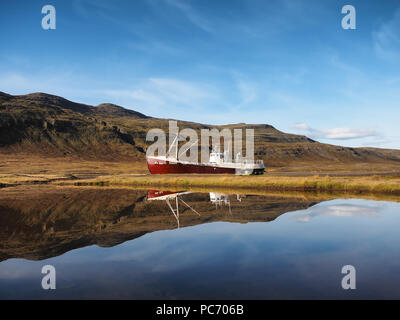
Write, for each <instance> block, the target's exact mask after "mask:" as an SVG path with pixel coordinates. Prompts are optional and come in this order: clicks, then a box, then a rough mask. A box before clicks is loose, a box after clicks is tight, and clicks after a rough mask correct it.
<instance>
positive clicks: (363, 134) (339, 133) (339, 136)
mask: <svg viewBox="0 0 400 320" xmlns="http://www.w3.org/2000/svg"><path fill="white" fill-rule="evenodd" d="M294 128H295V129H298V130H301V131H305V133H306V135H308V136H309V137H310V138H313V139H334V140H349V139H361V138H367V137H379V136H380V134H379V133H378V132H376V131H375V130H373V129H352V128H323V129H314V128H311V127H310V126H308V125H307V124H306V123H297V124H295V125H294Z"/></svg>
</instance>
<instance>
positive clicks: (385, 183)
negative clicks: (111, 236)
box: [64, 175, 400, 196]
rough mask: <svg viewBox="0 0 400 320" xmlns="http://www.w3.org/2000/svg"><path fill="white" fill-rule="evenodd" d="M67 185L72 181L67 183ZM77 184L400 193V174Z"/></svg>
mask: <svg viewBox="0 0 400 320" xmlns="http://www.w3.org/2000/svg"><path fill="white" fill-rule="evenodd" d="M64 183H66V184H68V183H69V182H64ZM70 183H72V184H73V185H75V186H113V185H115V186H118V185H120V186H137V187H183V188H188V187H191V188H193V187H198V188H230V189H248V190H251V189H254V190H268V191H301V192H304V191H312V192H340V193H355V194H357V193H380V194H391V195H399V196H400V177H391V176H365V177H351V176H349V177H322V176H310V177H288V176H231V175H230V176H229V175H218V176H216V175H210V176H209V175H179V176H177V175H162V176H150V175H135V176H101V177H97V178H94V179H87V180H79V181H71V182H70Z"/></svg>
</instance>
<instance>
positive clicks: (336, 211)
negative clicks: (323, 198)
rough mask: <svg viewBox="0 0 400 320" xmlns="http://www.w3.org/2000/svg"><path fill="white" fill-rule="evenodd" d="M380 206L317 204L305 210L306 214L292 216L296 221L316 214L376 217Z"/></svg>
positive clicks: (305, 220) (308, 218)
mask: <svg viewBox="0 0 400 320" xmlns="http://www.w3.org/2000/svg"><path fill="white" fill-rule="evenodd" d="M379 210H380V208H378V207H369V206H362V205H352V204H337V205H332V206H326V207H325V206H317V207H311V208H310V209H308V210H307V214H301V215H297V216H294V217H292V219H293V220H295V221H298V222H308V221H310V220H311V219H312V218H315V217H318V216H334V217H376V215H377V213H378V211H379Z"/></svg>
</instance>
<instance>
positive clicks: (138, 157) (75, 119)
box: [0, 92, 400, 167]
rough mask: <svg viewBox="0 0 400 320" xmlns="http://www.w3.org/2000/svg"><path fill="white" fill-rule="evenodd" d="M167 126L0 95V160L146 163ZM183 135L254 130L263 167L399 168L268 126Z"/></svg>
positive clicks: (108, 106) (376, 155)
mask: <svg viewBox="0 0 400 320" xmlns="http://www.w3.org/2000/svg"><path fill="white" fill-rule="evenodd" d="M168 120H169V119H159V118H154V117H150V116H147V115H145V114H142V113H140V112H137V111H134V110H130V109H126V108H124V107H121V106H118V105H115V104H112V103H103V104H99V105H98V106H91V105H87V104H83V103H77V102H73V101H70V100H67V99H65V98H62V97H59V96H55V95H51V94H46V93H40V92H39V93H31V94H26V95H10V94H7V93H5V92H0V154H1V153H7V154H10V153H11V154H12V153H31V154H38V155H43V156H45V157H60V156H61V157H65V156H76V157H79V158H82V159H99V160H107V161H128V160H129V161H131V160H133V161H138V162H144V161H145V150H146V148H147V147H148V145H149V143H147V142H146V139H145V138H146V133H147V131H148V130H149V129H152V128H160V129H163V130H165V131H166V132H167V131H168ZM178 126H179V127H180V128H181V129H182V128H184V127H186V128H192V129H194V130H197V131H200V129H203V128H206V129H207V128H209V129H211V128H217V129H223V128H229V129H234V128H241V129H245V128H253V129H255V156H256V158H261V159H263V160H264V162H265V163H266V165H267V166H276V167H279V166H287V165H297V164H300V163H302V164H304V163H306V164H307V165H314V164H315V163H316V162H319V163H368V162H379V163H385V162H390V163H391V164H394V165H397V164H399V165H400V150H395V149H379V148H372V147H369V148H348V147H342V146H335V145H330V144H324V143H320V142H317V141H314V140H312V139H310V138H308V137H306V136H304V135H296V134H290V133H284V132H281V131H279V130H277V129H276V128H274V127H273V126H271V125H269V124H244V123H237V124H226V125H215V126H212V125H208V124H201V123H196V122H189V121H180V120H178Z"/></svg>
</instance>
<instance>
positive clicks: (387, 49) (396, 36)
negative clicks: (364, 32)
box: [372, 8, 400, 62]
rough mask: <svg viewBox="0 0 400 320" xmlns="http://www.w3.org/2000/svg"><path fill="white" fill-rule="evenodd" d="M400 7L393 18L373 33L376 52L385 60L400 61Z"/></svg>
mask: <svg viewBox="0 0 400 320" xmlns="http://www.w3.org/2000/svg"><path fill="white" fill-rule="evenodd" d="M399 30H400V8H399V9H397V10H396V12H395V14H394V16H393V19H391V20H389V21H388V22H386V23H383V24H382V25H381V26H380V28H379V29H378V30H377V31H374V32H373V33H372V39H373V46H374V50H375V52H376V54H377V55H378V56H379V57H380V58H382V59H385V60H388V61H392V62H398V61H399V59H400V33H399Z"/></svg>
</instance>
